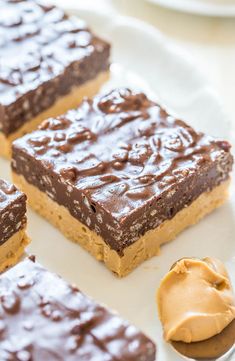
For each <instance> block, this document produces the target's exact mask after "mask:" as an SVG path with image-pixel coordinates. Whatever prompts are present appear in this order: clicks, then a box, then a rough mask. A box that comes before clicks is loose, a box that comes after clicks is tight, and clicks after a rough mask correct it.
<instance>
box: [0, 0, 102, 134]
mask: <svg viewBox="0 0 235 361" xmlns="http://www.w3.org/2000/svg"><path fill="white" fill-rule="evenodd" d="M0 9H1V11H0V131H2V132H3V133H4V134H5V135H9V134H10V133H12V132H14V131H16V130H17V129H18V128H19V127H20V126H21V125H22V124H23V123H25V122H26V121H27V120H30V119H31V118H32V117H34V116H36V115H37V114H39V113H40V112H41V111H43V110H45V109H47V108H49V107H50V106H52V104H53V103H54V102H55V101H56V100H57V99H58V97H60V96H63V95H65V94H67V93H68V92H69V91H70V90H71V88H72V87H73V86H75V85H81V84H83V83H84V82H86V81H87V80H89V79H92V78H94V77H96V75H97V74H98V73H99V72H101V71H104V70H107V69H108V66H109V44H108V43H106V42H104V41H103V40H101V39H99V38H97V37H96V36H94V35H93V34H92V32H91V31H90V30H89V29H88V28H87V25H86V23H85V22H84V21H82V20H80V19H78V18H76V17H68V16H67V15H66V14H65V13H64V11H63V10H61V9H59V8H57V7H54V6H49V5H48V4H47V1H42V0H38V1H34V0H21V1H19V0H17V1H16V0H0Z"/></svg>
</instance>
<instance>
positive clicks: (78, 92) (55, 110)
mask: <svg viewBox="0 0 235 361" xmlns="http://www.w3.org/2000/svg"><path fill="white" fill-rule="evenodd" d="M108 79H109V71H107V72H102V73H100V74H99V75H98V76H97V77H96V78H95V79H93V80H89V81H88V82H86V83H85V84H83V85H81V86H76V87H74V88H73V89H72V90H71V92H70V93H69V94H67V95H65V96H63V97H60V98H59V99H58V100H57V101H56V102H55V103H54V104H53V105H52V106H51V107H50V108H48V109H47V110H45V111H43V112H41V113H40V114H39V115H37V116H36V117H34V118H33V119H31V120H30V121H28V122H26V123H25V124H23V125H22V127H20V128H19V129H18V130H17V131H16V132H14V133H12V134H10V135H9V136H8V137H6V136H5V135H4V134H3V133H2V132H0V144H1V145H0V156H3V157H5V158H10V157H11V144H12V142H13V141H14V140H15V139H17V138H20V137H22V136H23V135H24V134H27V133H30V132H32V131H33V130H35V129H36V128H37V127H38V126H39V124H41V122H42V121H43V120H45V119H47V118H50V117H56V116H58V115H60V114H63V113H65V112H66V111H67V110H69V109H72V108H76V107H77V106H78V105H79V103H80V102H81V101H82V99H83V97H84V96H87V97H93V96H94V95H95V94H96V93H97V92H98V91H99V89H100V87H101V86H102V85H103V84H104V83H105V82H106V81H107V80H108Z"/></svg>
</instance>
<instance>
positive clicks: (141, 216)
mask: <svg viewBox="0 0 235 361" xmlns="http://www.w3.org/2000/svg"><path fill="white" fill-rule="evenodd" d="M229 149H230V145H229V143H227V142H226V141H218V140H216V139H214V138H212V137H209V136H206V135H204V134H203V133H198V132H196V131H195V130H193V129H192V128H191V127H190V126H188V125H187V124H185V123H184V122H183V121H181V120H178V119H174V118H173V117H171V116H169V115H168V114H167V113H166V112H165V111H163V110H162V109H161V108H160V107H159V105H157V104H156V103H154V102H153V101H151V100H149V99H148V98H147V97H146V96H145V95H144V94H143V93H135V92H132V91H131V90H129V89H117V90H113V91H111V92H110V93H109V94H106V95H98V96H96V97H95V98H94V100H84V101H83V103H82V104H81V106H80V107H79V108H78V109H76V110H71V111H69V112H68V113H67V114H65V115H63V116H60V117H58V118H56V119H48V120H46V121H44V122H43V123H42V126H41V127H40V129H39V130H37V131H35V132H33V133H32V134H29V135H26V136H25V137H23V138H22V139H19V140H17V141H16V142H15V143H14V146H13V163H12V166H13V170H14V171H15V172H17V173H19V174H22V175H24V177H25V178H26V180H27V181H28V182H29V183H32V184H34V185H36V186H37V187H38V188H39V189H40V190H42V191H44V192H46V193H47V194H48V196H49V197H51V198H52V199H53V200H55V201H56V202H58V203H59V204H62V205H64V206H65V207H67V208H68V209H69V211H70V212H71V214H72V215H73V216H74V217H76V218H77V219H79V220H80V221H81V222H83V223H84V224H86V225H87V226H88V227H89V228H91V229H94V230H95V232H96V233H98V234H100V235H101V236H102V237H103V238H104V240H105V241H106V242H107V243H108V244H109V245H110V246H111V247H112V248H114V249H116V250H117V251H118V252H120V254H121V252H122V250H123V248H124V247H126V246H127V245H129V244H131V243H133V242H134V241H135V240H137V239H138V238H139V237H140V236H141V235H143V234H144V233H145V232H146V231H148V230H149V229H152V228H155V227H157V226H158V225H159V224H160V223H162V222H163V221H164V220H166V219H170V218H172V217H173V216H174V215H175V214H176V213H177V212H178V211H179V210H180V209H182V208H183V207H185V206H186V205H188V204H190V203H191V202H192V201H193V200H194V199H195V198H197V197H198V196H199V195H200V194H201V193H202V192H205V191H208V190H210V189H212V188H213V187H215V186H216V185H218V184H220V183H221V182H222V181H224V180H226V179H227V178H228V176H229V172H230V170H231V167H232V156H231V154H230V152H229Z"/></svg>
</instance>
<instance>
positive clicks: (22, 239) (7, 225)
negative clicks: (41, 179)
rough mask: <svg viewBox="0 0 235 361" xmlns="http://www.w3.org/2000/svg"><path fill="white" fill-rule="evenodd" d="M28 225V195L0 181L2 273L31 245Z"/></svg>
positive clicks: (0, 270)
mask: <svg viewBox="0 0 235 361" xmlns="http://www.w3.org/2000/svg"><path fill="white" fill-rule="evenodd" d="M26 223H27V220H26V195H25V194H23V193H22V192H20V191H18V190H17V189H16V187H15V186H14V185H13V184H10V183H8V182H6V181H5V180H2V179H0V272H2V271H4V270H5V269H6V268H7V267H9V266H12V265H13V264H15V263H16V262H17V260H18V259H19V258H20V256H21V255H22V253H23V252H24V249H25V247H26V246H27V244H28V243H29V239H28V237H27V235H26V233H25V229H26ZM0 294H1V292H0ZM0 318H1V317H0ZM0 329H1V327H0ZM0 333H1V332H0Z"/></svg>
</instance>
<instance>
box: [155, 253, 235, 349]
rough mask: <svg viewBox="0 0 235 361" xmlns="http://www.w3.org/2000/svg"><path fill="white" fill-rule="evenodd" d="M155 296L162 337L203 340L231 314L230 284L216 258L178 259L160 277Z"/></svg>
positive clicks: (222, 326)
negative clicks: (163, 275) (162, 331)
mask: <svg viewBox="0 0 235 361" xmlns="http://www.w3.org/2000/svg"><path fill="white" fill-rule="evenodd" d="M157 297H158V309H159V316H160V319H161V322H162V325H163V329H164V337H165V339H166V341H183V342H185V343H192V342H199V341H203V340H207V339H209V338H211V337H213V336H215V335H217V334H219V333H220V332H221V331H223V330H224V329H225V328H226V327H227V326H228V325H229V324H230V323H231V322H232V321H233V320H234V318H235V300H234V294H233V290H232V285H231V282H230V280H229V276H228V274H227V271H226V269H225V267H224V265H223V264H222V262H221V261H219V260H217V259H212V258H205V259H203V260H200V259H190V258H188V259H187V258H185V259H182V260H180V261H178V262H177V263H176V264H175V265H174V266H173V267H172V269H171V270H170V272H169V273H167V275H166V276H165V277H164V278H163V280H162V282H161V284H160V287H159V290H158V295H157Z"/></svg>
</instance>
